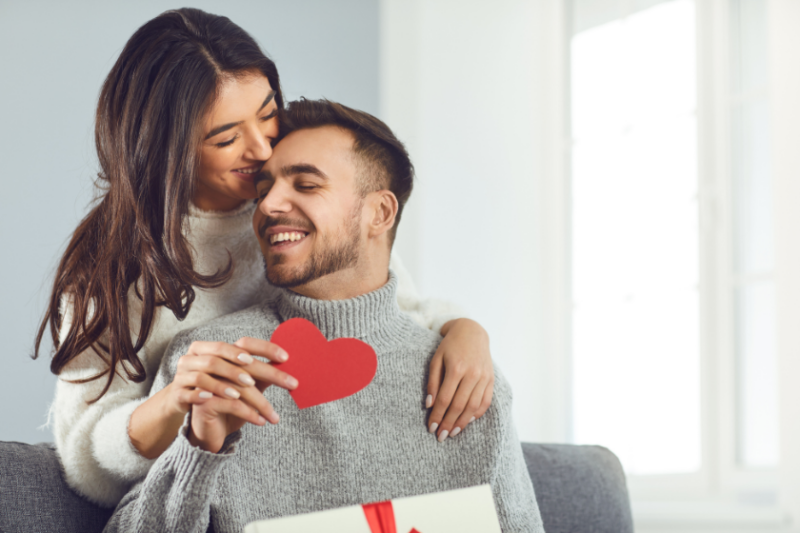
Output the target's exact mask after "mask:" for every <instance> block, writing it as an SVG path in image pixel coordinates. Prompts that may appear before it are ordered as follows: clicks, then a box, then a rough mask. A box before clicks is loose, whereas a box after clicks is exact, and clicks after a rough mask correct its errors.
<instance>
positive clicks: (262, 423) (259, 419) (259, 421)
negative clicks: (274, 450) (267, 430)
mask: <svg viewBox="0 0 800 533" xmlns="http://www.w3.org/2000/svg"><path fill="white" fill-rule="evenodd" d="M258 423H259V424H260V425H262V426H263V425H264V424H266V423H267V419H266V418H264V417H263V416H261V415H258Z"/></svg>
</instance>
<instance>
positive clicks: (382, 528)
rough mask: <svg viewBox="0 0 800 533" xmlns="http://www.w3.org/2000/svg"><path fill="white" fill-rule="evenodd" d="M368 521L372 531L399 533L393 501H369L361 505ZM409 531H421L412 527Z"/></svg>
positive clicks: (415, 532) (413, 532) (411, 532)
mask: <svg viewBox="0 0 800 533" xmlns="http://www.w3.org/2000/svg"><path fill="white" fill-rule="evenodd" d="M361 507H362V508H363V509H364V515H366V517H367V523H368V524H369V529H370V531H372V533H397V524H396V523H395V521H394V508H393V507H392V502H391V501H386V502H378V503H367V504H364V505H362V506H361ZM408 533H419V531H417V528H414V527H412V528H411V531H409V532H408Z"/></svg>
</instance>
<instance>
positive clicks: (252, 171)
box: [231, 164, 263, 183]
mask: <svg viewBox="0 0 800 533" xmlns="http://www.w3.org/2000/svg"><path fill="white" fill-rule="evenodd" d="M262 166H263V164H262V165H257V166H254V167H248V168H237V169H236V170H231V173H232V174H234V175H235V176H236V177H237V178H239V179H240V180H242V181H246V182H248V183H253V180H255V177H256V174H258V171H259V170H261V167H262Z"/></svg>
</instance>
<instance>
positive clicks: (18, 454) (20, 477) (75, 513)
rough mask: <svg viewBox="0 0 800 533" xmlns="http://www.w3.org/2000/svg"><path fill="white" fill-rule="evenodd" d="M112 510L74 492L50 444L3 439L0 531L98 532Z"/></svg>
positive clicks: (0, 446) (0, 449)
mask: <svg viewBox="0 0 800 533" xmlns="http://www.w3.org/2000/svg"><path fill="white" fill-rule="evenodd" d="M112 511H113V509H102V508H100V507H98V506H96V505H93V504H91V503H89V502H88V501H86V500H85V499H83V498H81V497H80V496H78V495H77V494H75V493H74V492H72V491H71V490H70V489H69V487H68V486H67V484H66V482H65V481H64V476H63V473H62V470H61V463H60V462H59V460H58V456H57V455H56V452H55V450H54V449H53V446H52V444H23V443H20V442H0V531H2V532H3V533H17V532H25V533H28V532H31V531H43V532H45V531H58V532H59V533H72V532H75V533H94V532H95V531H96V532H100V531H102V530H103V527H104V526H105V524H106V522H107V521H108V519H109V517H110V516H111V513H112Z"/></svg>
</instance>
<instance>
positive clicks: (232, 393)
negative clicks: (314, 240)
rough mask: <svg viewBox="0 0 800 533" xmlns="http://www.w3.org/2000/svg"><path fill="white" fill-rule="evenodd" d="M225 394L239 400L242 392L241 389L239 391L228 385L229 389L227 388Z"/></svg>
mask: <svg viewBox="0 0 800 533" xmlns="http://www.w3.org/2000/svg"><path fill="white" fill-rule="evenodd" d="M225 394H227V395H228V396H230V397H231V398H233V399H234V400H238V399H239V396H241V394H239V391H238V390H236V389H232V388H230V387H228V388H227V389H225Z"/></svg>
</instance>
